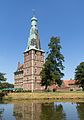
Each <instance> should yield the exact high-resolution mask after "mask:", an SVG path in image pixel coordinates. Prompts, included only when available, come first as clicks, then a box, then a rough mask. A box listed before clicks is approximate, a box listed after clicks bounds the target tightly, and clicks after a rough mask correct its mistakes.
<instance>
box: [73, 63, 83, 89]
mask: <svg viewBox="0 0 84 120" xmlns="http://www.w3.org/2000/svg"><path fill="white" fill-rule="evenodd" d="M75 80H76V81H77V83H78V84H80V86H81V87H82V88H83V90H84V62H81V63H80V64H79V65H78V66H77V68H76V69H75Z"/></svg>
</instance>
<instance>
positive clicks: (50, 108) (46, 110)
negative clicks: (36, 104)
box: [41, 103, 66, 120]
mask: <svg viewBox="0 0 84 120" xmlns="http://www.w3.org/2000/svg"><path fill="white" fill-rule="evenodd" d="M65 116H66V115H65V113H64V111H63V106H62V105H61V104H59V105H57V104H56V103H55V104H53V103H49V104H47V103H46V104H42V113H41V120H66V119H65Z"/></svg>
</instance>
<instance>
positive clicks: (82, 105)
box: [77, 102, 84, 120]
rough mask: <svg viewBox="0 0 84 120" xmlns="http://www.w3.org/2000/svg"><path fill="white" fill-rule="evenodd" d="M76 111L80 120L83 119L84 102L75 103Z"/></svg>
mask: <svg viewBox="0 0 84 120" xmlns="http://www.w3.org/2000/svg"><path fill="white" fill-rule="evenodd" d="M77 112H78V116H79V119H80V120H84V103H82V102H81V103H77Z"/></svg>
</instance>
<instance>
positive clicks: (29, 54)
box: [14, 17, 44, 92]
mask: <svg viewBox="0 0 84 120" xmlns="http://www.w3.org/2000/svg"><path fill="white" fill-rule="evenodd" d="M43 64H44V51H43V50H42V49H41V45H40V38H39V33H38V28H37V18H36V17H32V18H31V29H30V35H29V38H28V44H27V48H26V50H25V51H24V63H23V64H20V62H19V63H18V67H17V70H16V71H15V72H14V79H15V85H14V87H15V88H23V90H32V92H33V90H41V89H43V87H41V85H40V81H41V78H40V71H41V69H42V67H43Z"/></svg>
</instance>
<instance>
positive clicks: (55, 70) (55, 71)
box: [41, 37, 64, 89]
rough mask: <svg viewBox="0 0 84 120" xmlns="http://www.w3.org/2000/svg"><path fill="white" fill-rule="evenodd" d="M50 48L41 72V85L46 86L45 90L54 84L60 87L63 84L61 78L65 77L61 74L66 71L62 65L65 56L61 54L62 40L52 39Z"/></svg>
mask: <svg viewBox="0 0 84 120" xmlns="http://www.w3.org/2000/svg"><path fill="white" fill-rule="evenodd" d="M48 47H49V52H48V56H47V58H46V60H45V63H44V66H43V68H42V71H41V79H42V80H41V85H42V86H45V89H47V87H48V86H50V85H51V84H52V83H55V84H58V85H59V86H60V85H61V83H62V82H61V78H62V77H63V75H64V74H63V73H62V72H61V71H62V70H63V69H64V66H63V65H62V63H63V61H64V56H63V55H62V54H61V52H60V50H61V45H60V38H58V37H52V38H51V40H50V43H49V44H48Z"/></svg>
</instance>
